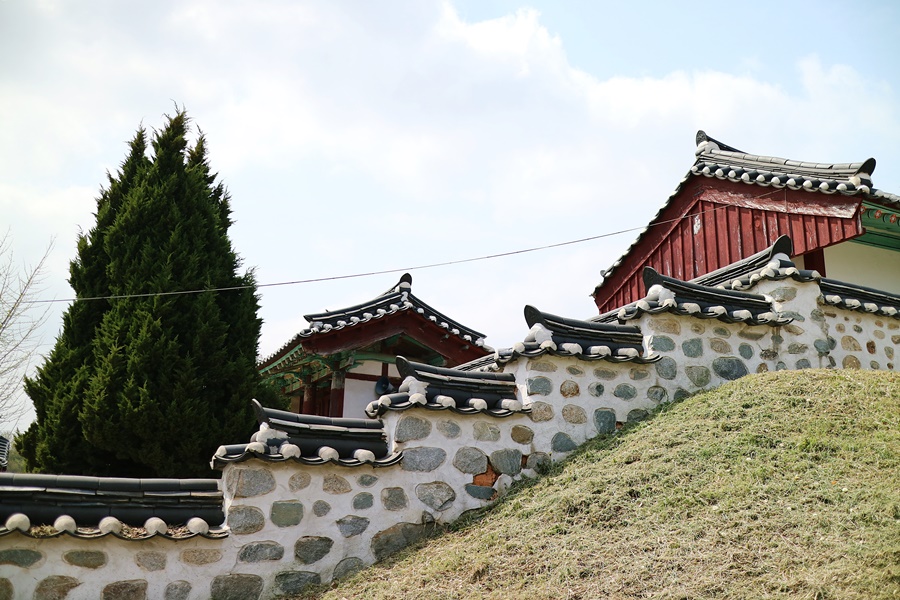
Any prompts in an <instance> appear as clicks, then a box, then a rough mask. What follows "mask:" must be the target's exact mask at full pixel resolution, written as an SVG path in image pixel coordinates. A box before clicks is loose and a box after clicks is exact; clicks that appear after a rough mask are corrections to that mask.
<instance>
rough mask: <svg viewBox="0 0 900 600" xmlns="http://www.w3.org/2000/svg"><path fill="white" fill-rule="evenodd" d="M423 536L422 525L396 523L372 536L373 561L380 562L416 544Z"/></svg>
mask: <svg viewBox="0 0 900 600" xmlns="http://www.w3.org/2000/svg"><path fill="white" fill-rule="evenodd" d="M423 535H425V528H424V527H423V526H422V525H418V524H415V523H397V524H396V525H392V526H391V527H388V528H387V529H385V530H384V531H379V532H378V533H376V534H375V535H374V536H372V543H371V548H372V554H374V555H375V560H382V559H384V558H387V557H388V556H390V555H391V554H394V553H395V552H398V551H400V550H402V549H404V548H406V547H407V546H408V545H410V544H412V543H415V542H417V541H418V540H420V539H421V538H422V536H423Z"/></svg>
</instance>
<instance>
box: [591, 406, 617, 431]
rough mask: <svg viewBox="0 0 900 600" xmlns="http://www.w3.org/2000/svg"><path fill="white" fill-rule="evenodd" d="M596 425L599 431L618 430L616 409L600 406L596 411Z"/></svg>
mask: <svg viewBox="0 0 900 600" xmlns="http://www.w3.org/2000/svg"><path fill="white" fill-rule="evenodd" d="M594 427H595V428H596V429H597V433H613V432H614V431H615V430H616V411H614V410H613V409H611V408H598V409H597V410H595V411H594Z"/></svg>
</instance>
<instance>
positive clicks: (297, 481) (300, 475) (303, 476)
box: [288, 471, 310, 492]
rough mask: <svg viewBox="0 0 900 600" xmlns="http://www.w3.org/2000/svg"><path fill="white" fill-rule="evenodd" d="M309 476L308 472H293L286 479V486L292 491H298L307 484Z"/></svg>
mask: <svg viewBox="0 0 900 600" xmlns="http://www.w3.org/2000/svg"><path fill="white" fill-rule="evenodd" d="M309 482H310V477H309V474H308V473H304V472H302V471H300V472H297V473H294V474H293V475H291V478H290V479H289V480H288V487H289V488H290V490H291V491H292V492H299V491H300V490H302V489H303V488H305V487H306V486H308V485H309Z"/></svg>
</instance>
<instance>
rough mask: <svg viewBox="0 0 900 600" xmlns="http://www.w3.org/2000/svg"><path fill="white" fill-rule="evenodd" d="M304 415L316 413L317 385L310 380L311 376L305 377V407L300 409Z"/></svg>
mask: <svg viewBox="0 0 900 600" xmlns="http://www.w3.org/2000/svg"><path fill="white" fill-rule="evenodd" d="M300 414H303V415H314V414H316V406H315V386H314V385H313V383H312V382H311V381H310V379H309V376H308V375H307V376H306V377H304V378H303V409H302V410H301V411H300Z"/></svg>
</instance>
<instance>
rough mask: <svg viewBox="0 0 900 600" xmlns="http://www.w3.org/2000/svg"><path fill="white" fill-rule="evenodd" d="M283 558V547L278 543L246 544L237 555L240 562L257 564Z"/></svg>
mask: <svg viewBox="0 0 900 600" xmlns="http://www.w3.org/2000/svg"><path fill="white" fill-rule="evenodd" d="M282 558H284V546H282V545H281V544H279V543H278V542H253V543H250V544H246V545H245V546H243V547H242V548H241V551H240V552H239V553H238V560H239V561H240V562H247V563H257V562H263V561H266V560H281V559H282Z"/></svg>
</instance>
